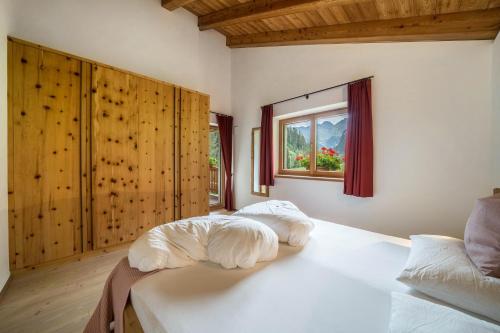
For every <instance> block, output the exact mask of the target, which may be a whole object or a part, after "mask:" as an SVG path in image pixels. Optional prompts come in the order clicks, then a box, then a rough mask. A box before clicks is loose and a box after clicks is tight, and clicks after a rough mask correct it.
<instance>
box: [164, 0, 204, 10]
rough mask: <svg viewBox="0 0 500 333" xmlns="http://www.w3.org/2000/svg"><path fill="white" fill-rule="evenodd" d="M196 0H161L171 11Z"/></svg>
mask: <svg viewBox="0 0 500 333" xmlns="http://www.w3.org/2000/svg"><path fill="white" fill-rule="evenodd" d="M194 1H196V0H161V6H162V7H163V8H165V9H168V10H170V11H173V10H176V9H177V8H180V7H184V6H186V5H189V4H190V3H192V2H194Z"/></svg>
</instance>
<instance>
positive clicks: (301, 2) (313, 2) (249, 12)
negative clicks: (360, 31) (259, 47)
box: [198, 0, 372, 30]
mask: <svg viewBox="0 0 500 333" xmlns="http://www.w3.org/2000/svg"><path fill="white" fill-rule="evenodd" d="M362 2H372V0H252V1H250V2H245V3H242V4H239V5H236V6H233V7H229V8H225V9H222V10H219V11H216V12H213V13H210V14H207V15H203V16H200V17H198V27H199V28H200V30H208V29H215V28H220V27H223V26H227V25H231V24H236V23H243V22H249V21H255V20H261V19H265V18H269V17H275V16H283V15H288V14H293V13H299V12H304V11H309V10H315V9H318V8H321V7H324V6H331V5H347V4H356V3H362Z"/></svg>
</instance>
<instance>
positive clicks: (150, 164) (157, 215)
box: [92, 66, 174, 248]
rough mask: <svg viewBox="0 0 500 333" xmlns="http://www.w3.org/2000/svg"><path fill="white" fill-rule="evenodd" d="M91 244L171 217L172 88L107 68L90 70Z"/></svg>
mask: <svg viewBox="0 0 500 333" xmlns="http://www.w3.org/2000/svg"><path fill="white" fill-rule="evenodd" d="M92 82H93V83H92V91H93V99H92V100H93V102H92V119H93V122H92V124H93V125H92V137H93V140H92V155H93V157H92V161H93V173H92V183H93V184H92V188H93V189H92V191H93V195H92V197H93V205H92V206H93V225H94V231H95V233H94V240H95V242H96V243H95V247H97V248H102V247H106V246H110V245H116V244H120V243H124V242H127V241H131V240H134V239H136V238H137V237H138V236H139V235H141V234H142V233H143V232H144V231H146V230H149V229H151V228H152V227H154V226H156V225H159V224H162V223H166V222H169V221H172V220H173V219H174V210H173V207H174V181H173V177H174V158H173V155H174V128H173V125H174V124H173V122H174V107H173V103H174V100H173V91H174V87H173V86H171V85H168V84H163V83H160V82H157V81H154V80H149V79H146V78H143V77H138V76H135V75H132V74H129V73H125V72H121V71H117V70H114V69H111V68H106V67H101V66H94V69H93V72H92Z"/></svg>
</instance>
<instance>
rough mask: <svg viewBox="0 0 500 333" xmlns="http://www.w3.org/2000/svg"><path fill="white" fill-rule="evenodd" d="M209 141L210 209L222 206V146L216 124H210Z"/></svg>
mask: <svg viewBox="0 0 500 333" xmlns="http://www.w3.org/2000/svg"><path fill="white" fill-rule="evenodd" d="M209 142H210V151H209V158H208V167H209V175H210V177H209V192H210V194H209V199H210V200H209V202H210V207H211V208H212V209H218V208H221V207H222V206H223V198H224V163H221V161H222V148H221V144H220V136H219V128H218V127H217V126H210V136H209Z"/></svg>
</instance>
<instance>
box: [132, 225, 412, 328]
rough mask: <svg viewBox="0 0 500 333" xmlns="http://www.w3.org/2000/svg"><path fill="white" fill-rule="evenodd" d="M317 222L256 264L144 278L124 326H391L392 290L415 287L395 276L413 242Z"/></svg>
mask: <svg viewBox="0 0 500 333" xmlns="http://www.w3.org/2000/svg"><path fill="white" fill-rule="evenodd" d="M314 222H315V224H316V228H315V229H314V230H313V232H312V233H311V239H310V241H309V242H308V243H307V245H306V246H305V247H304V248H296V247H291V246H288V245H286V244H280V248H279V254H278V257H277V258H276V260H274V261H271V262H265V263H259V264H257V266H255V267H254V268H252V269H233V270H225V269H222V268H221V267H220V266H219V265H216V264H213V263H210V262H200V263H197V264H196V265H194V266H190V267H185V268H180V269H166V270H162V271H160V272H158V273H156V274H153V275H150V276H148V277H146V278H144V279H142V280H140V281H139V282H137V283H136V284H135V285H133V287H132V290H131V298H130V299H131V307H128V308H127V310H126V311H125V326H126V331H127V332H130V331H140V330H141V327H142V330H144V332H147V333H149V332H155V333H156V332H158V333H181V332H182V333H185V332H204V333H210V332H217V333H234V332H249V333H250V332H252V333H255V332H260V333H267V332H269V333H271V332H272V333H276V332H290V333H292V332H311V333H312V332H386V331H387V328H388V325H389V320H390V308H391V292H392V291H398V292H403V293H406V292H408V291H409V288H408V287H406V286H405V285H404V284H402V283H400V282H398V281H396V280H395V278H396V276H398V274H399V272H400V271H401V269H402V268H403V267H404V265H405V262H406V260H407V257H408V253H409V246H410V241H409V240H405V239H402V238H397V237H391V236H386V235H382V234H377V233H373V232H368V231H364V230H360V229H356V228H351V227H346V226H343V225H339V224H335V223H331V222H326V221H321V220H316V219H315V220H314ZM135 316H136V317H137V318H138V319H134V318H135ZM137 321H139V322H137Z"/></svg>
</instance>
